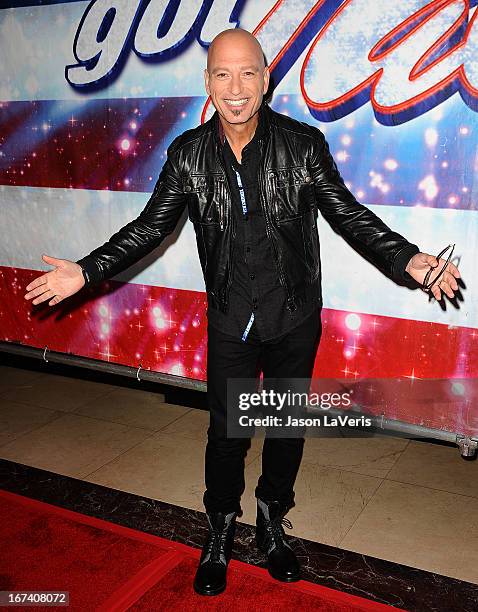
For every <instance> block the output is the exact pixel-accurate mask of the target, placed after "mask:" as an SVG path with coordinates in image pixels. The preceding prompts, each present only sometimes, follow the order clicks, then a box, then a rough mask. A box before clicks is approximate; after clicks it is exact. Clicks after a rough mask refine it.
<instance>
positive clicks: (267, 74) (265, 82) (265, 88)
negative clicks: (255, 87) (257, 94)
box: [262, 66, 271, 94]
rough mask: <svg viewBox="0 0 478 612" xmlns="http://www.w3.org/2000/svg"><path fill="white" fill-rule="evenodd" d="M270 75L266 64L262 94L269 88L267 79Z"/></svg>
mask: <svg viewBox="0 0 478 612" xmlns="http://www.w3.org/2000/svg"><path fill="white" fill-rule="evenodd" d="M270 77H271V73H270V71H269V66H266V67H265V68H264V89H263V92H262V93H263V94H266V93H267V90H268V89H269V80H270Z"/></svg>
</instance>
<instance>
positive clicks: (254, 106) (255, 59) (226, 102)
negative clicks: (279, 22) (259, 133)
mask: <svg viewBox="0 0 478 612" xmlns="http://www.w3.org/2000/svg"><path fill="white" fill-rule="evenodd" d="M204 81H205V86H206V92H207V93H208V94H209V95H210V96H211V101H212V103H213V105H214V107H215V108H216V110H217V111H218V113H219V115H220V116H221V118H222V119H223V120H224V121H227V122H228V123H229V124H236V125H237V124H244V123H249V122H250V121H252V122H253V123H254V122H255V121H257V117H255V118H254V116H255V115H256V113H257V111H258V110H259V107H260V105H261V103H262V99H263V97H264V94H265V93H266V91H267V89H268V86H269V68H268V67H267V66H266V62H265V58H264V53H263V51H262V47H261V45H260V44H259V41H258V40H257V38H256V37H255V36H253V35H252V34H251V33H250V32H247V31H246V30H242V29H240V28H234V29H230V30H224V31H223V32H220V33H219V34H218V35H217V36H216V37H215V38H214V39H213V41H212V42H211V44H210V45H209V49H208V54H207V68H206V69H205V70H204Z"/></svg>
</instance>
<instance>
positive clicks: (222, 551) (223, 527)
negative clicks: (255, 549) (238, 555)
mask: <svg viewBox="0 0 478 612" xmlns="http://www.w3.org/2000/svg"><path fill="white" fill-rule="evenodd" d="M206 516H207V520H208V523H209V533H208V536H207V539H206V542H205V544H204V546H203V549H202V553H201V559H200V561H199V567H198V569H197V572H196V577H195V578H194V590H195V591H196V593H199V595H219V593H222V592H223V591H224V589H225V588H226V573H227V566H228V563H229V561H230V559H231V554H232V545H233V542H234V534H235V532H236V516H237V512H230V513H229V514H224V513H222V512H214V513H207V515H206Z"/></svg>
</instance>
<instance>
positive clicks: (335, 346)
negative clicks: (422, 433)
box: [0, 0, 478, 431]
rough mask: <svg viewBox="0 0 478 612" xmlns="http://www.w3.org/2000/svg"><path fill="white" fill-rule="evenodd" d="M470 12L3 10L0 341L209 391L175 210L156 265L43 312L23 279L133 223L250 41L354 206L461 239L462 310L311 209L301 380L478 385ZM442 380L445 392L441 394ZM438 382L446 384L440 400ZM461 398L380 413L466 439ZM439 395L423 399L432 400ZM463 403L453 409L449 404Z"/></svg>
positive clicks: (358, 6)
mask: <svg viewBox="0 0 478 612" xmlns="http://www.w3.org/2000/svg"><path fill="white" fill-rule="evenodd" d="M477 4H478V0H473V1H472V0H433V1H432V2H430V1H429V0H428V1H425V0H402V1H401V2H397V0H381V1H380V2H376V0H321V1H319V2H317V0H277V1H275V2H273V1H272V0H263V1H262V2H254V1H253V0H214V1H213V0H187V1H186V0H170V1H167V0H134V1H132V0H93V1H91V2H84V1H74V0H73V1H64V2H61V1H58V0H42V1H41V2H40V0H37V1H36V2H35V1H31V2H28V1H23V0H18V1H16V2H15V1H8V0H6V1H5V2H2V7H3V8H2V9H1V10H0V57H1V58H2V59H1V62H0V202H1V208H0V210H1V230H2V232H1V241H0V291H1V304H0V339H1V340H4V341H7V342H15V343H22V344H25V345H28V346H33V347H41V348H43V347H45V346H48V348H49V349H51V350H53V351H60V352H64V353H72V354H75V355H79V356H84V357H89V358H92V359H99V360H104V361H109V362H114V363H118V364H124V365H129V366H134V367H137V366H139V365H140V364H141V367H142V368H144V369H151V370H154V371H158V372H164V373H169V374H175V375H178V376H183V377H187V378H190V379H196V380H205V379H206V342H207V318H206V308H207V301H206V294H205V288H204V281H203V276H202V272H201V268H200V264H199V257H198V254H197V248H196V238H195V233H194V228H193V225H192V223H191V222H190V221H189V219H188V217H187V212H186V211H185V214H184V216H183V218H182V219H181V221H180V223H179V224H178V227H177V228H176V230H175V232H174V233H173V234H172V235H171V236H169V237H168V238H167V239H166V240H165V241H164V243H163V244H162V245H161V247H160V248H158V249H157V250H156V251H155V252H153V253H151V254H150V255H148V256H147V257H146V258H144V259H143V260H142V261H141V262H138V263H137V264H135V265H134V266H132V267H131V268H129V269H128V270H127V271H125V272H123V273H121V274H118V275H117V276H115V277H114V279H110V280H108V281H105V282H104V283H102V284H101V285H100V286H98V287H94V288H91V289H88V290H85V291H81V292H80V293H78V294H77V295H75V296H74V297H73V298H69V299H67V300H64V301H63V302H61V303H60V304H59V305H58V306H57V307H53V308H52V307H49V306H47V303H44V304H41V305H39V306H32V304H31V301H26V300H25V299H24V297H23V296H24V294H25V293H26V291H25V287H26V286H27V284H28V283H29V282H30V281H31V280H32V279H33V278H35V277H37V276H38V275H39V272H41V271H46V270H50V269H52V268H51V267H50V266H48V265H47V264H45V263H44V262H43V260H42V259H41V255H42V254H43V253H45V254H48V255H51V256H54V257H59V258H66V259H71V260H73V261H76V260H77V259H79V258H80V257H82V256H84V255H86V254H87V253H89V252H90V251H91V250H93V249H94V248H96V247H97V246H99V245H101V244H103V243H104V242H105V241H106V240H107V239H108V238H109V237H110V236H111V235H112V234H113V233H114V232H115V231H117V230H118V229H119V228H120V227H121V226H123V225H125V224H126V223H127V222H129V221H131V220H132V219H133V218H135V217H136V216H138V215H139V213H140V212H141V210H142V209H143V208H144V206H145V204H146V202H147V200H148V199H149V196H150V194H151V193H152V190H153V187H154V185H155V182H156V180H157V177H158V175H159V172H160V170H161V168H162V166H163V164H164V161H165V155H166V149H167V147H168V145H169V144H170V143H171V141H172V140H173V139H174V138H175V137H176V136H177V135H179V134H181V133H182V132H183V131H185V130H187V129H189V128H192V127H195V126H197V125H199V124H200V123H201V122H204V121H205V120H207V119H208V118H209V117H210V116H211V114H212V112H213V111H214V108H213V107H212V104H210V102H209V100H208V98H207V95H206V93H205V90H204V77H203V70H204V68H205V65H206V53H207V48H208V45H209V44H210V42H211V40H212V39H213V37H214V36H215V35H216V34H217V33H218V32H220V31H221V30H223V29H226V28H231V27H243V28H245V29H247V30H249V31H251V32H253V33H254V34H255V35H256V36H257V38H258V39H259V41H260V43H261V45H262V47H263V49H264V52H265V55H266V57H267V60H268V63H269V65H270V68H271V73H272V78H273V81H274V84H275V91H274V94H273V98H272V101H271V106H272V108H274V109H275V110H277V111H279V112H281V113H285V114H288V115H290V116H291V117H294V118H296V119H299V120H300V121H304V122H306V123H309V124H311V125H315V126H317V127H319V128H320V129H321V130H322V131H323V132H324V134H325V136H326V138H327V141H328V142H329V145H330V149H331V152H332V154H333V155H334V158H335V160H336V162H337V165H338V167H339V170H340V172H341V174H342V176H343V178H344V180H345V182H346V184H347V186H348V187H349V188H350V189H351V191H352V192H353V193H354V195H355V196H356V198H357V200H358V201H359V202H361V203H363V204H365V205H367V206H368V207H369V208H370V209H371V210H373V211H374V212H376V213H377V214H378V215H379V216H380V217H381V218H382V219H383V220H384V221H385V222H386V223H387V224H388V225H390V226H391V227H392V229H394V230H396V231H398V232H400V233H401V234H403V235H404V236H405V237H406V238H408V239H409V240H410V241H411V242H414V243H416V244H418V245H419V247H420V249H421V250H422V251H425V252H429V253H433V254H437V253H439V252H440V251H441V250H442V249H443V248H444V247H445V246H446V245H448V244H451V243H455V244H456V247H455V252H454V259H453V261H454V263H455V264H457V265H459V269H460V272H461V275H462V278H463V281H464V283H465V285H466V288H464V289H463V290H462V292H461V297H460V299H458V300H457V302H456V305H454V304H452V303H451V302H450V301H449V300H447V299H445V300H444V302H443V304H440V303H438V302H436V301H435V300H431V301H430V300H428V298H427V296H426V295H425V294H424V293H423V292H422V291H417V290H415V291H413V290H411V289H409V288H408V287H403V286H399V285H397V284H395V283H394V282H393V281H391V280H390V279H389V278H387V277H385V276H384V275H383V274H382V273H381V272H380V271H379V270H377V269H376V268H374V267H373V266H372V265H371V264H370V263H369V262H367V261H366V260H365V259H363V258H361V257H360V256H359V255H358V254H357V253H356V252H355V251H353V249H351V247H350V246H349V245H348V244H347V243H346V242H345V241H344V240H343V239H342V238H340V237H339V236H338V235H337V234H335V233H334V232H333V231H332V229H331V228H330V226H329V225H328V224H327V223H326V222H325V220H324V219H323V218H322V217H321V216H320V215H319V226H318V231H319V236H320V245H321V258H322V264H323V269H322V276H323V281H322V282H323V294H324V309H323V312H322V323H323V329H324V332H323V336H322V341H321V344H320V348H319V351H318V354H317V359H316V364H315V370H314V376H316V377H322V378H337V379H344V378H345V379H350V380H357V379H361V378H364V379H365V378H367V379H370V378H373V379H374V380H377V379H383V380H386V379H400V378H402V379H408V380H414V379H439V380H441V381H443V380H444V381H447V380H448V381H449V384H450V389H456V388H458V387H456V382H455V381H456V380H460V381H461V383H460V384H462V382H463V379H470V378H473V377H477V375H478V348H477V347H478V288H477V284H476V283H474V282H473V280H474V275H473V266H474V265H475V266H476V261H477V259H478V244H477V240H478V210H477V208H478V207H477V201H478V197H477V196H478V185H477V186H476V187H475V182H476V181H475V176H478V155H477V153H478V146H477V145H478V139H477V135H478V62H477V61H476V57H478V17H477V15H478V13H477V8H476V5H477ZM453 385H455V386H453ZM440 388H441V386H440ZM461 388H464V390H465V391H464V394H465V395H464V398H463V402H455V403H453V406H455V408H453V409H452V410H449V411H448V410H446V411H444V410H430V411H427V410H423V406H421V404H420V403H419V402H417V401H415V400H414V401H411V402H410V405H409V406H408V405H407V404H406V402H405V403H404V404H402V403H400V406H398V404H397V402H390V405H389V406H388V408H387V414H386V416H387V417H388V418H398V417H400V419H402V420H407V421H409V422H410V423H416V424H420V425H425V426H427V427H435V428H440V429H447V430H450V431H462V430H463V429H464V423H465V422H466V424H467V426H469V427H471V428H473V427H475V428H476V426H477V424H478V421H477V418H476V417H475V420H474V421H473V417H472V416H470V414H469V408H467V409H466V408H464V407H463V406H466V385H464V386H463V385H462V387H460V389H461ZM440 401H441V400H440V398H438V397H437V402H440ZM462 410H465V411H466V416H465V415H464V413H463V412H462Z"/></svg>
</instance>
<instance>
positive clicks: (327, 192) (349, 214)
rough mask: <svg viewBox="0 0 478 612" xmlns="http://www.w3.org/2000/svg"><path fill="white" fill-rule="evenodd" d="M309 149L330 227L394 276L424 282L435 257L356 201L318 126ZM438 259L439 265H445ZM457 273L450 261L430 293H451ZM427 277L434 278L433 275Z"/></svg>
mask: <svg viewBox="0 0 478 612" xmlns="http://www.w3.org/2000/svg"><path fill="white" fill-rule="evenodd" d="M315 131H316V135H317V137H316V138H315V139H314V141H313V145H312V147H311V150H310V157H309V159H310V168H311V172H312V179H313V182H314V189H315V196H316V201H317V206H318V209H319V210H320V212H321V213H322V215H323V216H324V218H325V219H326V220H327V221H328V222H329V224H330V225H331V226H332V228H333V229H334V230H335V231H336V232H338V233H339V234H340V235H341V236H343V238H344V239H345V240H346V241H347V242H348V243H349V244H350V245H351V246H353V247H354V248H355V249H356V250H357V251H358V252H359V253H360V254H361V255H362V256H363V257H365V258H366V259H368V260H369V261H371V262H372V263H373V264H374V265H375V266H377V267H378V268H379V269H380V270H382V271H383V272H384V273H385V274H387V275H388V276H389V277H391V278H392V279H394V280H410V278H413V279H414V280H415V281H417V282H418V283H419V284H422V283H423V279H424V277H425V274H426V273H427V271H428V270H429V267H430V266H432V267H435V266H436V265H437V259H436V258H435V257H434V256H433V255H430V254H428V253H421V252H420V249H419V248H418V246H417V245H416V244H412V243H410V242H409V241H408V240H407V239H406V238H404V237H403V236H402V235H401V234H398V233H397V232H394V231H392V230H391V229H390V228H389V227H388V226H387V225H386V224H385V223H384V222H383V221H382V220H381V219H380V218H379V217H378V216H377V215H376V214H375V213H373V212H372V211H371V210H370V209H369V208H367V207H366V206H364V205H363V204H359V203H358V202H357V200H356V199H355V197H354V196H353V194H352V193H351V192H350V191H349V190H348V189H347V187H346V186H345V184H344V181H343V179H342V177H341V176H340V173H339V171H338V169H337V165H336V163H335V161H334V159H333V157H332V155H331V153H330V151H329V146H328V144H327V141H326V139H325V137H324V135H323V134H322V132H321V131H320V130H318V129H316V130H315ZM445 263H446V262H445V261H444V260H440V268H439V269H441V265H445ZM459 277H460V274H459V272H458V269H457V268H456V266H454V265H453V264H452V263H449V264H448V266H447V270H446V271H445V273H444V275H443V276H442V277H441V278H442V279H443V280H442V281H441V282H440V284H438V283H437V284H436V285H434V286H433V287H432V288H431V291H432V293H433V295H434V296H435V297H436V298H437V299H440V298H441V290H443V291H444V292H445V293H446V294H447V295H448V296H449V297H453V295H454V293H453V290H455V291H456V290H457V289H458V285H457V282H456V280H455V278H459ZM430 280H433V276H432V277H431V279H430Z"/></svg>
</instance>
